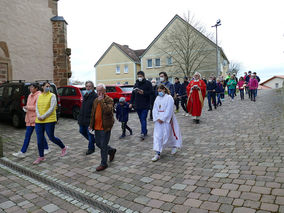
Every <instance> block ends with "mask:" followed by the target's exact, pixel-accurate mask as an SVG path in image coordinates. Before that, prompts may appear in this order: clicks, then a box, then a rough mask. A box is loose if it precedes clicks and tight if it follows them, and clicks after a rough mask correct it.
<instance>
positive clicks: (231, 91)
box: [228, 89, 236, 99]
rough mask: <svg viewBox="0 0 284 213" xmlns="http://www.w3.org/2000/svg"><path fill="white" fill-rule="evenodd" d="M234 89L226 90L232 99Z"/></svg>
mask: <svg viewBox="0 0 284 213" xmlns="http://www.w3.org/2000/svg"><path fill="white" fill-rule="evenodd" d="M235 90H236V89H229V91H228V93H229V96H230V97H231V98H232V99H234V97H235Z"/></svg>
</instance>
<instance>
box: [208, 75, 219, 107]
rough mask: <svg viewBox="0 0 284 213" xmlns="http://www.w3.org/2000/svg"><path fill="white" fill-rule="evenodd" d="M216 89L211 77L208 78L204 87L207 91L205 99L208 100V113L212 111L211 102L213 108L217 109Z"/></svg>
mask: <svg viewBox="0 0 284 213" xmlns="http://www.w3.org/2000/svg"><path fill="white" fill-rule="evenodd" d="M216 89H217V84H216V82H215V81H214V80H213V77H210V78H209V80H208V82H207V85H206V90H207V99H208V106H209V109H208V111H212V105H211V102H213V105H214V108H215V109H216V108H217V103H216Z"/></svg>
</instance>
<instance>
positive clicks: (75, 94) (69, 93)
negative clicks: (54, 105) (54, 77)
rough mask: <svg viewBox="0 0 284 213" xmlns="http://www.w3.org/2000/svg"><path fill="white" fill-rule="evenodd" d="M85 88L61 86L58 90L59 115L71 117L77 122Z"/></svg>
mask: <svg viewBox="0 0 284 213" xmlns="http://www.w3.org/2000/svg"><path fill="white" fill-rule="evenodd" d="M85 91H86V88H85V87H84V86H62V87H59V88H58V94H59V97H60V101H61V113H62V114H69V115H72V116H73V118H74V119H76V120H77V118H78V115H79V112H80V108H81V105H82V102H83V96H84V94H85Z"/></svg>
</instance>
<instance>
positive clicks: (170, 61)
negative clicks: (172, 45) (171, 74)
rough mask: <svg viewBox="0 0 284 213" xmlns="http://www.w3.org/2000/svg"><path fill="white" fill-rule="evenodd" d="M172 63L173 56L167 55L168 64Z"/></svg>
mask: <svg viewBox="0 0 284 213" xmlns="http://www.w3.org/2000/svg"><path fill="white" fill-rule="evenodd" d="M172 64H173V60H172V57H167V65H172Z"/></svg>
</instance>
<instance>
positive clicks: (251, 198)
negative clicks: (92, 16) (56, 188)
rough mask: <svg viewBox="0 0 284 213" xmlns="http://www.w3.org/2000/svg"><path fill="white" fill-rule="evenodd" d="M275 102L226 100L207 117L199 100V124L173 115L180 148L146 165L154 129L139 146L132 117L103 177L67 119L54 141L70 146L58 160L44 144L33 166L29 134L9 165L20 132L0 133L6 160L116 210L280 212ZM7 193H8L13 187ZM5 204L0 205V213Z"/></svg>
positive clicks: (269, 98)
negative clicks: (23, 151)
mask: <svg viewBox="0 0 284 213" xmlns="http://www.w3.org/2000/svg"><path fill="white" fill-rule="evenodd" d="M282 95H283V94H282ZM245 98H247V97H245ZM280 103H281V94H280V92H279V91H275V90H269V91H259V95H258V97H257V101H256V102H255V103H254V102H251V101H249V100H248V99H245V100H244V101H241V100H240V98H239V97H237V98H236V99H235V101H234V102H232V101H230V100H229V99H228V97H227V96H226V100H225V102H224V103H223V106H222V107H219V108H218V109H217V110H213V111H211V112H208V111H207V109H208V106H207V101H206V102H205V106H204V108H203V115H202V117H201V122H200V124H199V125H196V124H194V123H193V122H192V120H191V118H190V117H184V116H182V113H181V112H180V113H178V114H177V118H178V122H179V125H180V127H181V130H182V133H183V134H182V136H183V148H182V149H181V150H180V151H179V152H178V153H177V154H176V155H174V156H172V155H171V154H170V150H165V151H164V152H163V153H162V157H161V159H160V160H159V161H158V162H155V163H153V162H151V158H152V157H153V154H154V153H153V151H152V139H153V138H152V137H151V136H152V134H153V124H152V123H149V126H148V129H149V135H150V136H149V137H147V138H146V140H145V141H140V139H139V138H138V136H139V133H140V125H139V121H138V117H137V115H136V113H131V116H130V122H129V126H130V127H132V128H133V129H134V135H133V136H128V137H126V138H125V139H123V140H119V139H118V137H119V135H120V133H121V130H120V124H119V123H118V122H116V123H115V126H114V129H113V131H112V137H111V142H110V144H111V146H113V147H115V148H116V149H117V154H116V156H115V159H114V161H113V162H112V163H110V164H109V168H108V169H106V170H105V171H102V172H96V171H95V168H96V166H98V165H99V163H100V152H99V149H97V150H96V152H95V153H94V154H92V155H89V156H86V155H85V151H86V148H87V141H85V139H84V138H83V137H82V136H81V135H80V134H79V133H78V125H77V123H76V121H74V120H72V119H71V118H61V119H60V121H59V124H58V125H57V126H56V134H55V135H56V136H58V137H60V138H61V139H62V141H63V142H64V143H65V144H66V145H68V146H70V149H69V153H68V154H67V155H66V156H65V157H63V158H60V157H59V155H60V150H59V148H58V147H57V146H55V145H53V144H51V143H50V144H51V145H50V147H51V149H52V152H51V153H49V154H48V155H47V156H46V161H45V162H43V163H41V164H39V165H32V162H33V161H34V160H35V159H36V157H37V155H38V154H37V148H36V137H35V135H33V137H32V141H31V144H30V147H29V150H28V156H27V157H26V158H24V159H16V158H15V157H13V156H12V153H13V152H15V151H18V150H19V149H20V147H21V145H22V142H23V138H24V132H25V129H20V130H19V129H14V128H13V127H11V126H9V125H8V124H6V123H3V122H2V123H0V134H1V135H2V137H3V138H4V140H5V144H4V152H5V156H6V158H7V159H6V160H7V161H12V162H14V163H15V164H17V165H22V166H24V167H25V168H27V169H29V170H31V171H35V172H38V174H39V175H42V176H44V177H48V178H51V179H53V180H57V181H58V180H60V181H61V182H60V183H62V184H65V185H67V186H68V187H71V188H73V189H74V190H77V191H80V190H81V192H82V193H85V194H87V195H88V196H92V197H93V198H94V199H96V200H97V201H99V202H102V203H104V204H105V205H108V206H111V207H112V208H114V209H117V210H120V211H125V212H135V211H136V212H152V213H159V212H181V213H185V212H234V213H239V212H244V213H250V212H252V213H253V212H259V213H264V212H284V167H283V161H282V159H283V157H284V133H283V130H284V126H283V120H281V117H282V111H281V109H282V108H281V105H280ZM2 173H3V172H2ZM7 177H8V179H9V177H10V176H6V178H7ZM0 180H2V179H0ZM2 181H8V180H7V179H4V180H2ZM2 181H1V182H0V184H1V185H0V186H1V187H3V185H4V184H3V182H2ZM27 186H28V185H27ZM15 187H18V186H17V185H16V186H15ZM26 188H27V190H29V189H28V187H26ZM9 189H10V190H11V191H12V190H13V185H11V186H10V188H9ZM12 192H13V191H12ZM12 192H11V193H12ZM14 196H16V193H15V195H14ZM0 198H1V194H0ZM5 199H8V200H11V199H10V198H9V197H8V198H7V197H6V198H5ZM5 199H4V200H2V199H0V209H1V208H2V204H3V203H4V202H6V201H7V200H5ZM37 199H38V198H37ZM29 201H30V202H32V199H31V200H29ZM52 202H54V200H51V202H50V203H52ZM33 203H34V205H36V202H33ZM55 205H57V204H56V203H55ZM59 206H60V205H59ZM2 209H3V208H2ZM62 209H64V208H62ZM67 211H68V210H67ZM69 212H71V211H69Z"/></svg>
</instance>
